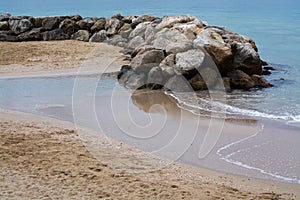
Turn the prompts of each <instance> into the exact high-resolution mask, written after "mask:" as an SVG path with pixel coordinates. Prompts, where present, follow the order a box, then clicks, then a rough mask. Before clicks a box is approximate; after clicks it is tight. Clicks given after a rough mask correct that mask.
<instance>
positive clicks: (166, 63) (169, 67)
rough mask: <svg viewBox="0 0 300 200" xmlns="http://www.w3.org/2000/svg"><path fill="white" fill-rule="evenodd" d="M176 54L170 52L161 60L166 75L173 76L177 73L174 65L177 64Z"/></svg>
mask: <svg viewBox="0 0 300 200" xmlns="http://www.w3.org/2000/svg"><path fill="white" fill-rule="evenodd" d="M175 57H176V56H175V54H170V55H168V56H167V57H165V59H163V60H162V61H161V63H160V64H159V67H160V68H161V70H162V73H163V75H164V76H165V77H171V76H174V75H175V72H174V65H175Z"/></svg>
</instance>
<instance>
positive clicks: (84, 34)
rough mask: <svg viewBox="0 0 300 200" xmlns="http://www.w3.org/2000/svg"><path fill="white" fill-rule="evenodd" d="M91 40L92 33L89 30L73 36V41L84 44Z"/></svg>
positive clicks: (78, 32) (80, 31)
mask: <svg viewBox="0 0 300 200" xmlns="http://www.w3.org/2000/svg"><path fill="white" fill-rule="evenodd" d="M89 38H90V33H89V31H87V30H79V31H77V32H76V33H74V34H73V35H71V39H72V40H80V41H84V42H88V41H89Z"/></svg>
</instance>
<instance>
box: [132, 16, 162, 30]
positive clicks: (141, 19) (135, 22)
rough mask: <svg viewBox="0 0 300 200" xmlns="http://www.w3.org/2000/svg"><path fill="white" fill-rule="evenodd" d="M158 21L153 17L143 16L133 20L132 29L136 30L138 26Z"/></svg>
mask: <svg viewBox="0 0 300 200" xmlns="http://www.w3.org/2000/svg"><path fill="white" fill-rule="evenodd" d="M155 19H156V17H154V16H152V15H142V16H138V17H135V18H132V19H131V22H132V24H131V27H132V28H133V29H134V28H135V27H136V26H137V25H138V24H140V23H143V22H152V21H154V20H155Z"/></svg>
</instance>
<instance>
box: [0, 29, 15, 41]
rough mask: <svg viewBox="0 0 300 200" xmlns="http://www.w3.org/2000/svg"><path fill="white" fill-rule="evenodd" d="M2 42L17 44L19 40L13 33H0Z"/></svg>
mask: <svg viewBox="0 0 300 200" xmlns="http://www.w3.org/2000/svg"><path fill="white" fill-rule="evenodd" d="M0 41H7V42H17V41H19V40H18V38H17V36H16V35H15V33H14V32H13V31H0Z"/></svg>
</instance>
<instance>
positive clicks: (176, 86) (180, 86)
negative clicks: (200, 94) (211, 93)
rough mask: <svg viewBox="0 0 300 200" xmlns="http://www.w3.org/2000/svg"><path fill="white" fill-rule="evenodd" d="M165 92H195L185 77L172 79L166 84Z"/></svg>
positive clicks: (177, 76)
mask: <svg viewBox="0 0 300 200" xmlns="http://www.w3.org/2000/svg"><path fill="white" fill-rule="evenodd" d="M164 89H165V90H171V91H173V92H192V91H194V90H193V88H192V86H191V85H190V83H189V82H188V81H187V80H186V78H185V77H184V76H181V75H175V76H173V77H171V78H170V79H169V80H168V81H167V82H166V83H165V84H164Z"/></svg>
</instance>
